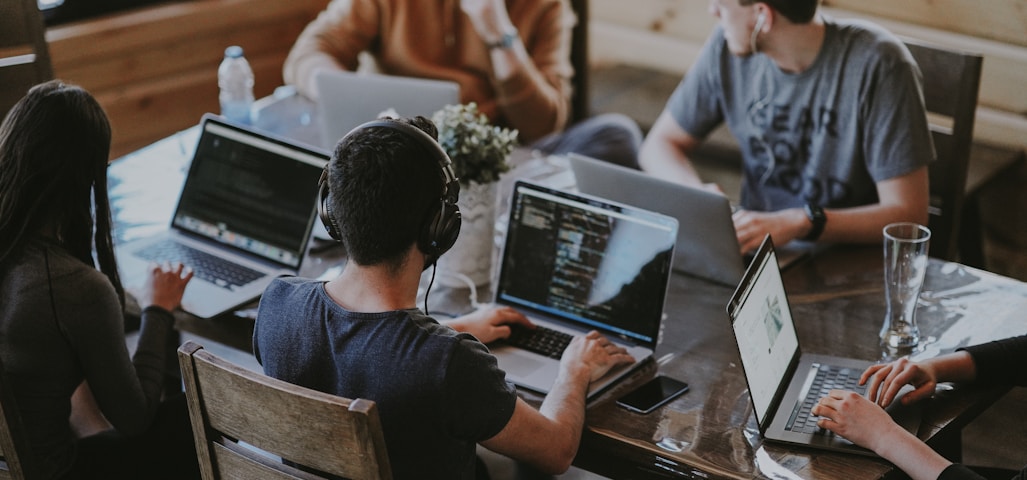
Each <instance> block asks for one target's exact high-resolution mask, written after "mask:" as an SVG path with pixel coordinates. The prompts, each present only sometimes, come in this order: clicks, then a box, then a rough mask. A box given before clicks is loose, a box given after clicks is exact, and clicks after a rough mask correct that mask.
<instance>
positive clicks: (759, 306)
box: [727, 235, 922, 456]
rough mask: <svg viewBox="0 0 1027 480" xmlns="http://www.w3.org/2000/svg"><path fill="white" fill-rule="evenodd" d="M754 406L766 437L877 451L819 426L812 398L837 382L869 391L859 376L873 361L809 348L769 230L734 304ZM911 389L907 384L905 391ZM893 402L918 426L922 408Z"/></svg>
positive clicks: (908, 425)
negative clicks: (796, 319)
mask: <svg viewBox="0 0 1027 480" xmlns="http://www.w3.org/2000/svg"><path fill="white" fill-rule="evenodd" d="M727 312H728V316H729V317H730V319H731V330H732V332H733V333H734V336H735V340H736V345H737V346H738V352H739V356H740V357H741V360H742V362H741V364H742V372H743V373H744V374H745V379H746V382H747V383H748V386H749V395H750V398H751V400H752V405H753V413H754V414H755V416H756V423H757V424H758V426H759V430H760V434H762V435H763V438H765V439H767V440H769V441H772V442H782V443H788V444H793V445H802V446H809V447H815V448H821V449H827V450H835V451H843V452H850V453H857V454H862V455H870V456H874V455H875V454H874V453H873V452H872V451H870V450H867V449H865V448H862V447H859V446H857V445H855V444H853V443H852V442H850V441H848V440H846V439H844V438H842V437H840V436H838V435H835V434H833V433H831V432H830V431H828V430H823V429H820V428H819V427H817V426H816V420H817V419H818V418H819V417H815V416H812V414H810V413H809V411H810V408H812V405H815V404H816V402H817V401H818V400H819V399H820V398H822V397H823V396H824V395H826V394H827V392H829V391H830V390H831V389H832V388H837V389H842V390H852V391H856V392H859V393H861V394H862V393H864V390H865V387H863V386H859V385H858V382H859V377H860V375H862V373H863V371H864V370H866V368H867V367H869V366H870V365H871V362H869V361H864V360H857V359H851V358H842V357H837V356H831V355H817V354H810V353H803V351H802V349H801V348H800V346H799V337H798V335H797V333H796V330H795V324H794V321H793V318H792V314H791V310H790V309H789V306H788V298H787V295H786V294H785V290H784V282H783V280H782V278H781V270H780V268H779V267H778V262H777V258H776V254H775V251H774V244H773V241H772V240H771V239H770V236H769V235H767V236H766V238H764V240H763V244H762V245H761V246H760V248H759V250H757V252H756V256H755V258H754V259H753V261H752V264H751V265H749V268H748V269H747V270H746V272H745V276H744V277H743V278H742V281H741V282H740V283H739V285H738V288H737V290H735V293H734V295H733V296H732V298H731V301H730V303H729V304H728V306H727ZM909 390H911V388H908V387H906V388H904V389H903V390H902V391H900V397H901V395H904V394H905V393H906V392H908V391H909ZM898 400H899V398H896V401H895V402H893V403H892V404H891V405H890V406H889V407H888V409H887V410H888V412H889V413H890V414H891V415H892V418H893V419H894V420H895V421H896V423H898V424H899V425H901V426H903V427H904V428H905V429H906V430H907V431H910V432H912V433H913V434H916V432H917V429H918V428H919V426H920V419H921V417H922V408H921V407H920V406H918V405H912V406H905V405H901V402H899V401H898Z"/></svg>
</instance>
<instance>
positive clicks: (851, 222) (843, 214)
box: [805, 203, 927, 244]
mask: <svg viewBox="0 0 1027 480" xmlns="http://www.w3.org/2000/svg"><path fill="white" fill-rule="evenodd" d="M824 214H825V215H826V216H827V223H826V224H825V225H824V231H823V233H821V235H820V240H823V241H827V242H844V243H869V244H877V243H881V239H882V235H883V234H882V230H883V229H884V227H885V226H886V225H888V224H890V223H895V222H913V223H919V224H922V225H926V224H927V208H926V206H925V207H924V208H923V212H922V213H921V212H918V211H914V209H911V208H909V207H908V206H904V205H885V204H880V203H878V204H874V205H866V206H862V207H853V208H843V209H825V210H824ZM811 227H812V224H810V223H809V222H808V221H807V222H806V227H805V230H806V231H807V232H808V230H809V228H811Z"/></svg>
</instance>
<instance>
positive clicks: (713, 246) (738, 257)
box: [568, 153, 813, 287]
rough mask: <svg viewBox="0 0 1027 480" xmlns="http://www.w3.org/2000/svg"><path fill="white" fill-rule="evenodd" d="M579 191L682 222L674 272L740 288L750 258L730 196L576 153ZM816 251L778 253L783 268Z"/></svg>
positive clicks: (799, 247)
mask: <svg viewBox="0 0 1027 480" xmlns="http://www.w3.org/2000/svg"><path fill="white" fill-rule="evenodd" d="M568 160H569V162H570V165H571V170H572V171H573V172H574V177H575V179H576V182H577V185H578V190H580V191H581V192H584V193H587V194H591V195H596V196H600V197H603V198H609V199H611V200H615V201H618V202H622V203H626V204H628V205H636V206H639V207H642V208H645V209H648V210H652V211H654V212H660V213H663V214H665V215H670V216H672V217H674V218H676V219H677V220H678V242H677V248H676V250H675V254H674V270H676V271H678V272H681V273H685V274H689V275H694V276H697V277H700V278H705V279H707V280H712V281H714V282H717V283H720V284H723V285H727V286H730V287H734V286H736V285H738V281H739V280H740V279H741V278H742V273H743V272H744V271H745V266H746V265H748V261H749V260H750V256H749V255H742V253H741V249H740V248H739V246H738V237H737V235H736V234H735V224H734V220H733V219H732V212H733V207H732V206H731V202H730V201H729V200H728V198H727V197H726V196H724V195H720V194H717V193H714V192H710V191H707V190H703V189H699V188H693V187H689V186H686V185H681V184H679V183H675V182H670V181H667V180H664V179H661V178H657V177H655V176H652V175H649V174H647V173H645V172H641V171H638V170H633V169H630V168H626V167H622V166H620V165H616V164H613V163H610V162H604V161H602V160H597V159H594V158H589V157H586V156H583V155H578V154H575V153H572V154H570V155H568ZM812 248H813V245H812V244H810V243H808V242H803V241H795V242H791V243H789V244H788V245H786V246H785V247H784V248H781V249H779V250H778V261H779V262H780V264H781V268H787V267H788V266H790V265H792V264H794V263H795V262H797V261H799V260H800V259H802V258H804V257H806V256H807V255H808V254H809V253H810V251H811V249H812Z"/></svg>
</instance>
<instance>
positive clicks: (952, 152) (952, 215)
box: [905, 40, 983, 260]
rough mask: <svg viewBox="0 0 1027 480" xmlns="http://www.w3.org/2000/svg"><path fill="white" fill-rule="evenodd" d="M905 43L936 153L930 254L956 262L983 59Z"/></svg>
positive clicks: (932, 193) (910, 41)
mask: <svg viewBox="0 0 1027 480" xmlns="http://www.w3.org/2000/svg"><path fill="white" fill-rule="evenodd" d="M905 43H906V47H908V48H909V52H910V53H912V54H913V58H914V59H915V60H916V62H917V64H918V65H919V66H920V71H921V72H922V73H923V83H924V104H925V106H926V107H927V114H928V121H929V123H930V127H931V133H932V134H933V137H934V148H935V150H936V151H937V155H938V158H937V160H936V161H935V162H934V163H933V164H931V166H930V168H929V174H930V179H931V204H930V208H929V211H930V220H929V224H928V226H929V227H930V228H931V247H930V248H931V256H933V257H937V258H942V259H945V260H956V259H957V258H958V256H959V237H960V220H961V218H962V211H963V206H964V198H965V194H966V174H967V169H968V166H969V163H970V146H971V143H972V141H973V129H974V115H975V113H976V110H977V93H978V90H979V86H980V81H981V63H982V61H983V59H982V57H981V56H980V55H977V54H971V53H964V52H956V51H952V50H946V49H942V48H938V47H934V46H930V45H927V44H923V43H919V42H917V41H914V40H905Z"/></svg>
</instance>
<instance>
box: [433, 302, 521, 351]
mask: <svg viewBox="0 0 1027 480" xmlns="http://www.w3.org/2000/svg"><path fill="white" fill-rule="evenodd" d="M444 323H445V324H446V325H448V326H450V327H451V328H452V329H453V330H456V331H458V332H463V333H469V334H471V335H474V338H477V339H478V341H479V342H481V343H485V344H487V343H491V342H494V341H496V340H500V339H504V338H509V337H510V327H511V325H519V326H522V327H527V328H535V324H534V323H531V320H528V317H525V316H524V314H523V313H521V312H519V311H517V310H515V309H513V308H510V307H501V306H496V305H490V306H487V307H483V308H479V309H477V310H475V311H473V312H471V313H468V314H467V315H463V316H460V317H457V318H454V319H452V320H449V321H446V322H444Z"/></svg>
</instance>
